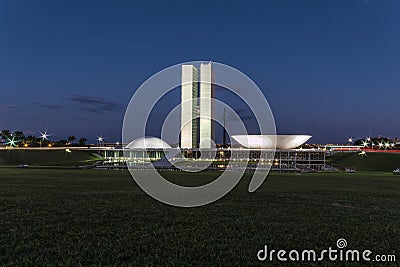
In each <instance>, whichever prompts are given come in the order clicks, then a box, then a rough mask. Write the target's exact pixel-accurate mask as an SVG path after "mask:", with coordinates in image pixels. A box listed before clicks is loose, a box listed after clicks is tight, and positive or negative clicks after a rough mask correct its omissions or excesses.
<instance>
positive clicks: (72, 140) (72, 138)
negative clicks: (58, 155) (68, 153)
mask: <svg viewBox="0 0 400 267" xmlns="http://www.w3.org/2000/svg"><path fill="white" fill-rule="evenodd" d="M75 140H76V137H75V136H74V135H71V136H68V142H69V143H72V142H74V141H75Z"/></svg>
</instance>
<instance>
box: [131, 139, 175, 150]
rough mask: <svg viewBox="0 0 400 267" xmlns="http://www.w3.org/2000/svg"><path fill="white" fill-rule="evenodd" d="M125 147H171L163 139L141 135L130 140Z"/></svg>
mask: <svg viewBox="0 0 400 267" xmlns="http://www.w3.org/2000/svg"><path fill="white" fill-rule="evenodd" d="M125 148H127V149H149V148H150V149H159V148H161V149H166V148H171V146H170V145H168V144H167V143H166V142H165V141H163V140H161V139H160V138H156V137H141V138H138V139H135V140H133V141H132V142H130V143H129V144H128V145H127V146H126V147H125Z"/></svg>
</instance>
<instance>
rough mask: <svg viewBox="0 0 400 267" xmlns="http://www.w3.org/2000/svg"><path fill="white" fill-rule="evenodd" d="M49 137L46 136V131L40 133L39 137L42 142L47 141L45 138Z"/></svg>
mask: <svg viewBox="0 0 400 267" xmlns="http://www.w3.org/2000/svg"><path fill="white" fill-rule="evenodd" d="M49 136H50V135H49V134H47V131H44V132H43V133H42V132H40V137H41V138H42V140H47V138H48V137H49Z"/></svg>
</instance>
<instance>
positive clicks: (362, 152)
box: [358, 151, 367, 157]
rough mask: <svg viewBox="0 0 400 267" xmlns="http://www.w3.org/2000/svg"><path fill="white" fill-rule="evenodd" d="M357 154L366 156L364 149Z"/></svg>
mask: <svg viewBox="0 0 400 267" xmlns="http://www.w3.org/2000/svg"><path fill="white" fill-rule="evenodd" d="M358 155H360V156H361V157H364V156H367V153H366V152H365V151H361V152H360V153H358Z"/></svg>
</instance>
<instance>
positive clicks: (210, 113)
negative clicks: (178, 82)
mask: <svg viewBox="0 0 400 267" xmlns="http://www.w3.org/2000/svg"><path fill="white" fill-rule="evenodd" d="M213 98H214V72H213V69H212V65H211V62H210V63H202V64H201V65H200V148H212V143H213V142H212V140H215V139H214V122H213V120H212V119H213V118H214V104H213V101H212V99H213Z"/></svg>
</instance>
